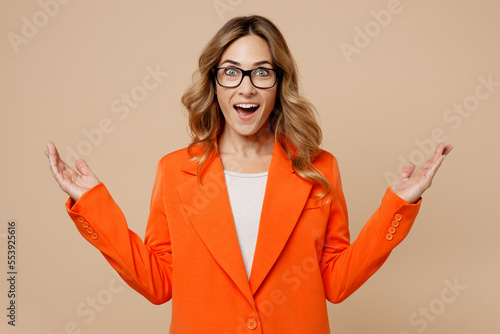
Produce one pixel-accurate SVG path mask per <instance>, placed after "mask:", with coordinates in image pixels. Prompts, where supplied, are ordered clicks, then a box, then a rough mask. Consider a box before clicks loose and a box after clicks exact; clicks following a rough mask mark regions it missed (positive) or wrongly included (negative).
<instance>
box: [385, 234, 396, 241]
mask: <svg viewBox="0 0 500 334" xmlns="http://www.w3.org/2000/svg"><path fill="white" fill-rule="evenodd" d="M385 238H386V239H387V240H392V239H394V236H393V235H392V234H390V233H387V234H386V235H385Z"/></svg>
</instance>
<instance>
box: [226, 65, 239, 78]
mask: <svg viewBox="0 0 500 334" xmlns="http://www.w3.org/2000/svg"><path fill="white" fill-rule="evenodd" d="M224 74H225V75H227V76H230V77H232V76H235V75H238V70H237V69H236V68H233V67H228V68H226V69H225V70H224Z"/></svg>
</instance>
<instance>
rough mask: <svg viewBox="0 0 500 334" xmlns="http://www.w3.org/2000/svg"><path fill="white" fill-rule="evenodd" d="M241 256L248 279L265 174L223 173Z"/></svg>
mask: <svg viewBox="0 0 500 334" xmlns="http://www.w3.org/2000/svg"><path fill="white" fill-rule="evenodd" d="M224 176H225V178H226V184H227V191H228V193H229V202H230V203H231V210H232V212H233V218H234V224H235V227H236V234H237V235H238V242H239V244H240V250H241V256H242V257H243V263H244V264H245V269H246V271H247V277H248V279H250V272H251V270H252V263H253V256H254V253H255V246H256V244H257V234H258V232H259V222H260V214H261V211H262V203H263V202H264V193H265V190H266V182H267V172H263V173H255V174H246V173H235V172H230V171H226V170H225V171H224Z"/></svg>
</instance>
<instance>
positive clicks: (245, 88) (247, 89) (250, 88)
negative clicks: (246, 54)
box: [238, 75, 256, 95]
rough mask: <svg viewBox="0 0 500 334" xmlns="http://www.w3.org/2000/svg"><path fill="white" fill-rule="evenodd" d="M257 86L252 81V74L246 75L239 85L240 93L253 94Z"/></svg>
mask: <svg viewBox="0 0 500 334" xmlns="http://www.w3.org/2000/svg"><path fill="white" fill-rule="evenodd" d="M255 91H256V88H255V87H254V85H252V82H251V81H250V76H249V75H246V76H244V77H243V81H242V82H241V84H240V85H239V86H238V93H240V94H243V95H251V94H252V93H255Z"/></svg>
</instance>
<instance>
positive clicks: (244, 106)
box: [234, 103, 259, 108]
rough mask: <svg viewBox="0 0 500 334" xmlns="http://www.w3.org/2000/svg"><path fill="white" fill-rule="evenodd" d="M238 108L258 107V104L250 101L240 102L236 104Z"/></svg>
mask: <svg viewBox="0 0 500 334" xmlns="http://www.w3.org/2000/svg"><path fill="white" fill-rule="evenodd" d="M234 106H235V107H237V108H254V107H258V106H259V105H258V104H250V103H240V104H235V105H234Z"/></svg>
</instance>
